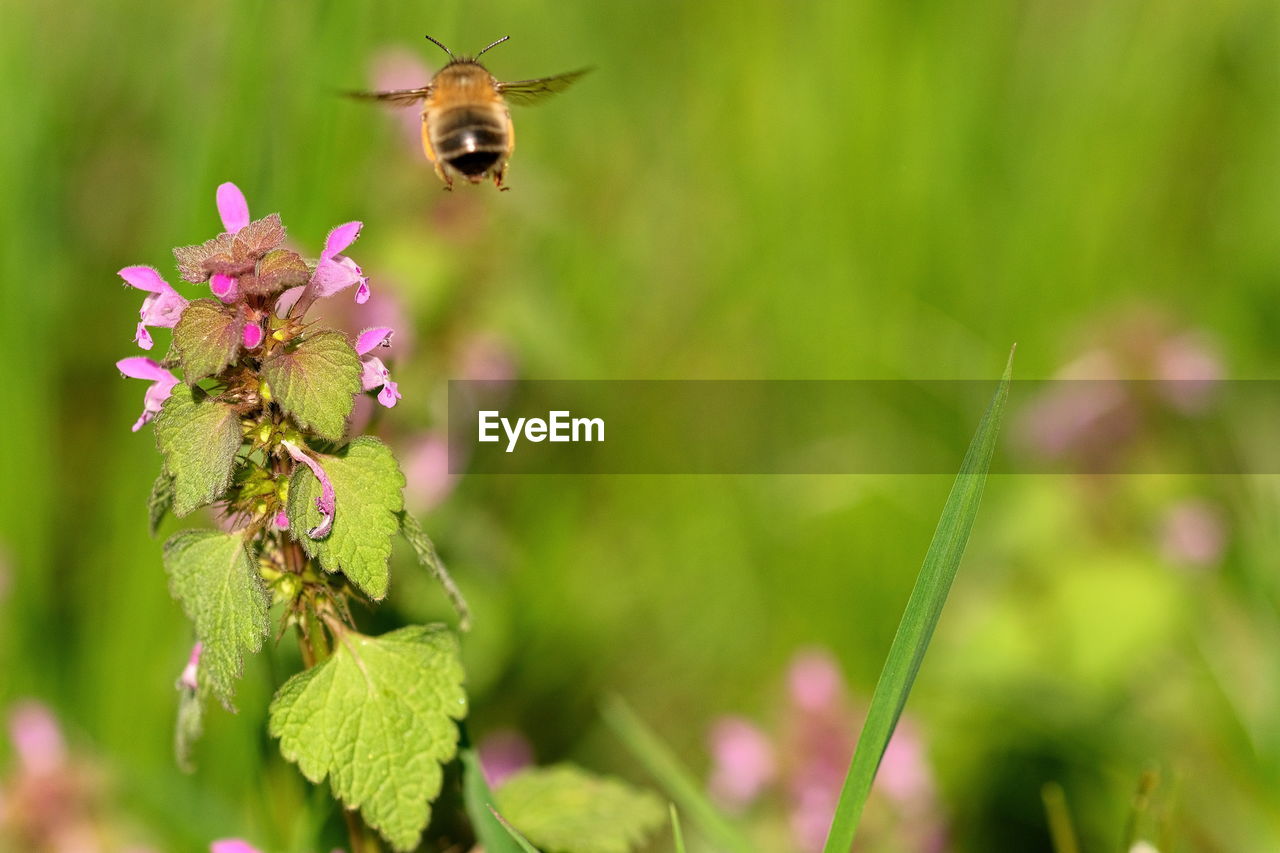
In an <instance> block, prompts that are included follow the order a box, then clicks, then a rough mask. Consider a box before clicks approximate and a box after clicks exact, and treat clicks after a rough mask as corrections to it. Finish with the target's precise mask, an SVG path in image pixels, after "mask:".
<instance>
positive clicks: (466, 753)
mask: <svg viewBox="0 0 1280 853" xmlns="http://www.w3.org/2000/svg"><path fill="white" fill-rule="evenodd" d="M462 799H463V803H464V804H465V805H466V809H467V817H469V818H470V819H471V828H472V829H473V830H475V833H476V840H477V841H479V842H480V846H481V847H483V848H484V849H485V853H520V851H521V849H523V848H522V847H521V846H520V842H521V841H523V839H521V838H519V837H518V834H517V835H516V836H513V835H512V834H511V831H510V830H509V829H508V828H507V827H506V826H504V825H503V824H504V823H505V821H503V820H502V818H501V817H500V816H499V815H498V813H497V812H496V811H495V810H494V806H495V805H496V804H497V802H496V800H494V798H493V791H491V790H489V783H488V782H486V781H485V778H484V770H482V769H481V767H480V758H479V756H477V755H476V751H475V750H474V749H471V748H467V749H464V750H462ZM525 843H527V842H525ZM529 849H532V848H529Z"/></svg>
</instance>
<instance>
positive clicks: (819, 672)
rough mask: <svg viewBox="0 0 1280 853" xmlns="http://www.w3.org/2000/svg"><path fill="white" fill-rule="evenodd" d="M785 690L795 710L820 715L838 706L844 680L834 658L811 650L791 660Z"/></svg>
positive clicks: (822, 652)
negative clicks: (821, 712)
mask: <svg viewBox="0 0 1280 853" xmlns="http://www.w3.org/2000/svg"><path fill="white" fill-rule="evenodd" d="M787 688H788V695H789V696H790V697H791V702H792V704H794V705H795V707H796V708H798V709H800V710H802V711H812V712H820V711H823V710H826V709H829V708H831V707H832V706H833V705H835V704H837V703H838V702H840V700H841V697H842V696H843V694H844V679H843V678H842V677H841V675H840V667H839V664H837V663H836V660H835V658H833V657H832V656H831V655H830V654H829V653H827V652H825V651H823V650H821V649H810V650H808V651H804V652H801V653H799V654H797V655H796V656H795V657H794V658H793V659H792V661H791V666H790V667H789V668H788V670H787Z"/></svg>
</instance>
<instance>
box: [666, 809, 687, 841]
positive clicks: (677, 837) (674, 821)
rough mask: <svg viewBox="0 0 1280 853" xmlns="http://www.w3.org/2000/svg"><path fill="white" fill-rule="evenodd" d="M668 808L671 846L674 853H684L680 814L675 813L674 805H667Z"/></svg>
mask: <svg viewBox="0 0 1280 853" xmlns="http://www.w3.org/2000/svg"><path fill="white" fill-rule="evenodd" d="M668 806H669V807H670V809H671V845H672V847H673V848H674V849H675V853H685V849H684V833H683V832H681V831H680V812H678V811H676V804H675V803H668Z"/></svg>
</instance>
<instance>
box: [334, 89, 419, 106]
mask: <svg viewBox="0 0 1280 853" xmlns="http://www.w3.org/2000/svg"><path fill="white" fill-rule="evenodd" d="M346 94H347V97H350V98H362V99H364V100H367V101H382V102H383V103H386V104H391V105H392V106H394V107H411V106H413V105H414V104H416V103H418V102H419V101H421V100H422V99H424V98H426V97H428V96H429V95H430V94H431V87H430V86H423V87H422V88H420V89H392V90H390V91H388V92H347V93H346Z"/></svg>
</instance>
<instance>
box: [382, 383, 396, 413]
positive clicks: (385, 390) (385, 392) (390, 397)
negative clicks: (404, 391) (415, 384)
mask: <svg viewBox="0 0 1280 853" xmlns="http://www.w3.org/2000/svg"><path fill="white" fill-rule="evenodd" d="M399 399H400V386H399V385H397V384H396V383H394V382H392V381H390V380H387V384H386V385H383V386H382V390H381V391H379V392H378V402H379V403H381V404H382V405H384V406H386V407H387V408H388V409H390V408H392V407H393V406H395V404H396V401H397V400H399Z"/></svg>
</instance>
